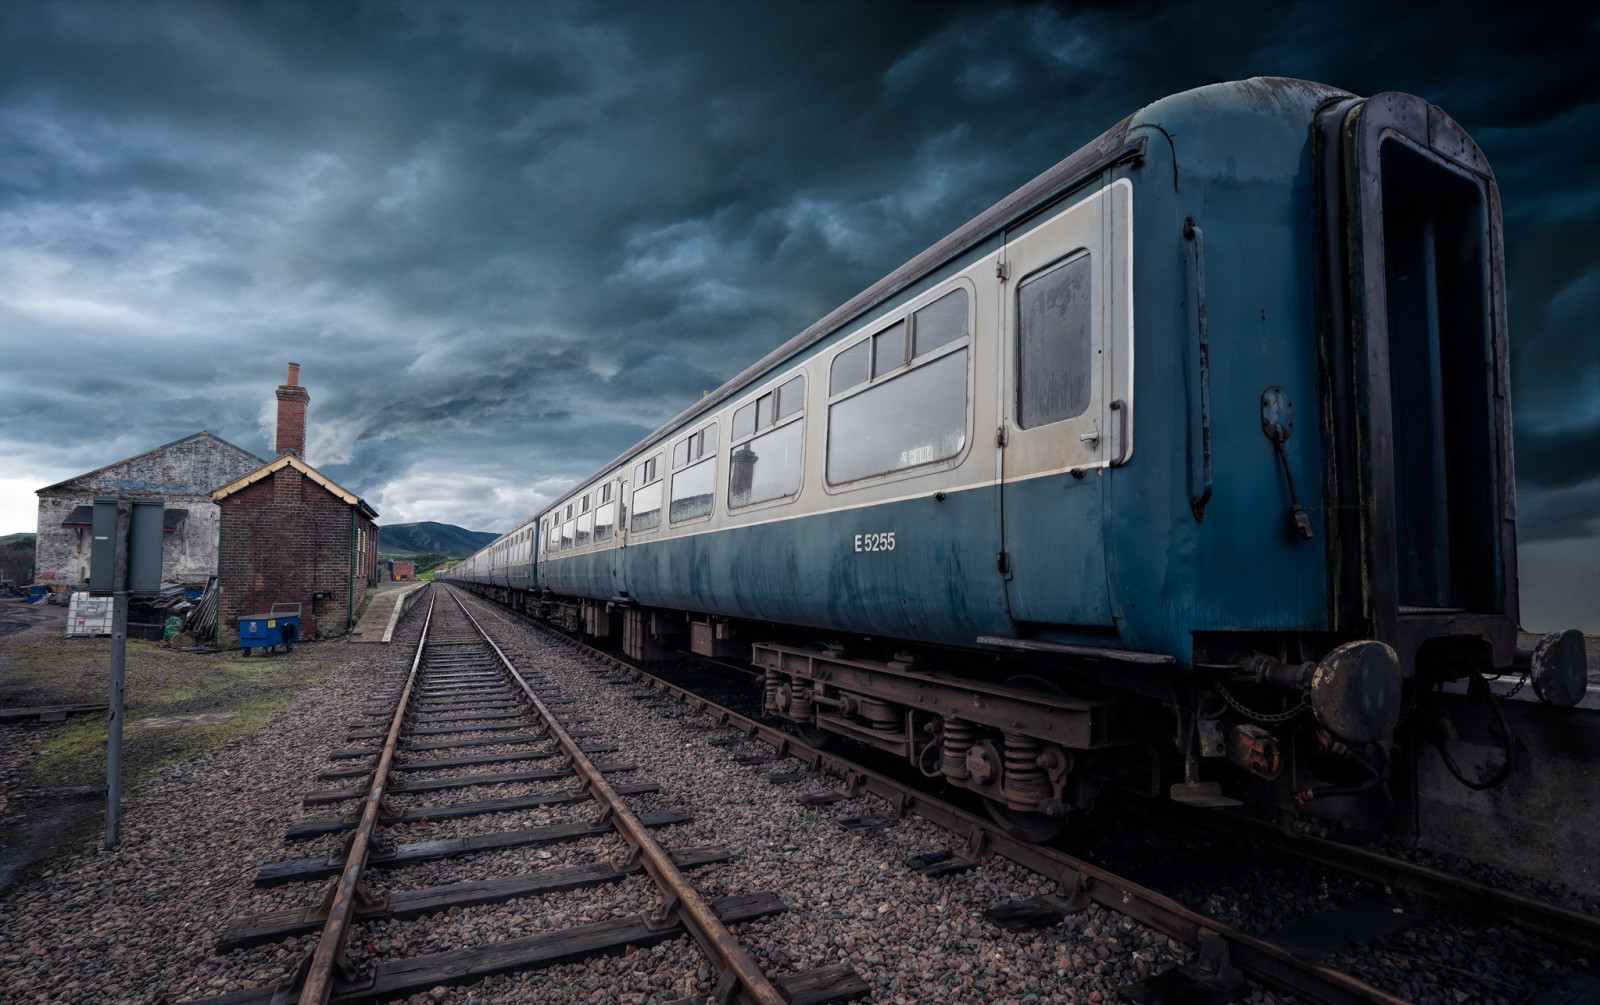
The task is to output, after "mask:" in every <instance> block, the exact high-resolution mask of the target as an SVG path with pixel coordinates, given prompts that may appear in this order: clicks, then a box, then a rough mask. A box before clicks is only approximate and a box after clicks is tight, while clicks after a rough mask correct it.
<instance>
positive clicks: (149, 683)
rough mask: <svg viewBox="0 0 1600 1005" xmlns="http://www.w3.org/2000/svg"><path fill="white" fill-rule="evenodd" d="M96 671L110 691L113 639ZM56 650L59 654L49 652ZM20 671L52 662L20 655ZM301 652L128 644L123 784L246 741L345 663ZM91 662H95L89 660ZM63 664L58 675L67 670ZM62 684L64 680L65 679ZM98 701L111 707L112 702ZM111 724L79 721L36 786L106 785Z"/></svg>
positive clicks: (52, 745) (49, 751)
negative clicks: (150, 724) (149, 721)
mask: <svg viewBox="0 0 1600 1005" xmlns="http://www.w3.org/2000/svg"><path fill="white" fill-rule="evenodd" d="M74 641H77V642H89V641H91V640H74ZM93 641H97V642H101V641H103V642H105V644H104V645H103V646H97V647H95V648H96V649H99V650H103V652H100V653H99V654H98V655H99V656H100V657H101V659H100V661H99V662H100V665H99V666H98V667H97V668H95V670H94V671H92V672H94V673H95V675H96V676H98V677H99V678H100V683H101V685H102V689H103V687H104V684H105V681H106V680H107V674H108V672H109V671H108V664H109V656H110V644H109V641H108V640H93ZM41 648H54V647H41ZM19 655H23V656H24V658H23V659H21V660H19V661H18V662H17V664H14V666H13V669H14V670H17V671H20V674H19V675H20V676H29V677H31V676H33V675H35V674H37V673H39V672H40V666H41V665H42V664H43V663H45V662H47V661H44V660H39V659H36V658H32V657H31V655H30V654H19ZM314 657H315V658H313V654H312V653H311V652H308V651H307V647H305V646H301V647H300V648H298V649H297V650H296V651H295V652H293V653H279V654H275V655H272V656H267V657H260V656H253V657H245V656H242V655H239V654H237V653H218V654H207V655H193V654H185V655H180V654H174V653H171V652H168V651H166V650H163V649H161V648H160V647H159V646H157V645H156V644H155V643H153V642H139V641H130V642H129V643H128V655H127V672H126V685H125V688H124V700H125V702H126V710H125V723H126V725H125V728H124V730H123V740H122V758H123V783H124V785H127V784H129V783H132V782H137V781H139V780H141V779H144V778H148V777H150V776H151V775H152V774H154V773H155V772H157V771H159V770H160V769H162V768H163V767H166V766H167V765H169V764H173V763H176V762H178V761H183V760H187V759H189V758H191V757H194V756H196V755H199V754H203V753H205V752H207V751H211V750H215V749H216V748H218V747H221V746H222V745H224V744H226V743H228V742H230V741H232V740H236V739H239V738H241V737H245V736H249V735H250V734H251V733H254V732H256V731H257V730H259V729H260V728H261V727H263V726H265V725H266V723H267V720H268V719H269V718H270V717H271V716H272V714H273V713H274V712H276V711H278V710H279V709H282V708H285V707H287V706H288V705H289V704H290V703H291V702H293V701H294V699H295V697H296V696H297V695H298V694H299V693H300V692H301V690H303V689H304V688H305V687H306V686H307V685H310V684H313V683H315V682H317V681H319V680H321V679H322V678H323V677H325V676H327V674H328V673H329V672H330V671H332V670H333V669H334V668H335V667H336V666H338V665H339V663H341V662H343V660H329V659H328V658H327V657H326V655H324V654H323V653H316V654H314ZM86 662H87V661H86ZM61 669H62V668H61V666H60V664H59V663H56V672H57V673H58V674H59V672H60V670H61ZM57 679H58V680H59V679H60V678H59V677H58V678H57ZM91 700H96V701H103V700H105V699H104V696H103V695H102V696H100V697H96V698H93V699H91ZM201 712H234V713H236V714H235V716H234V717H233V718H232V719H230V720H229V721H228V722H226V723H222V724H220V725H214V726H183V727H179V728H173V729H132V728H128V727H131V725H132V724H133V723H136V722H138V721H139V720H141V719H145V718H149V717H152V716H168V715H194V714H197V713H201ZM106 736H107V731H106V722H105V720H104V719H102V718H84V719H75V720H73V721H70V722H68V723H67V724H66V725H65V726H63V727H62V728H61V729H60V730H59V731H57V732H56V733H55V735H53V736H51V737H50V738H49V739H47V740H45V741H43V742H42V743H41V744H40V746H39V748H38V756H37V758H36V759H35V760H34V762H33V765H32V771H33V775H34V782H35V784H38V785H41V786H58V785H99V784H104V783H105V749H106Z"/></svg>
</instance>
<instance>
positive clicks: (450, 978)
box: [330, 893, 785, 1005]
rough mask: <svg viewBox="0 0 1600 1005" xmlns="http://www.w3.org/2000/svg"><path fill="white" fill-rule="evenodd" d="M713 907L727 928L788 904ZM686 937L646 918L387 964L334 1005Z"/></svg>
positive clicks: (764, 896)
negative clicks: (652, 926)
mask: <svg viewBox="0 0 1600 1005" xmlns="http://www.w3.org/2000/svg"><path fill="white" fill-rule="evenodd" d="M711 907H712V910H714V911H716V912H717V916H718V917H719V918H721V919H722V921H723V923H724V924H734V923H737V922H740V921H750V920H753V919H756V918H765V917H768V916H770V915H773V914H778V913H780V912H782V911H783V910H784V909H785V908H784V904H783V901H782V900H780V899H779V898H778V895H777V894H773V893H755V894H743V895H740V896H734V897H722V898H719V899H717V900H713V901H712V902H711ZM681 935H683V927H682V926H681V925H676V924H674V925H670V926H667V927H664V928H661V929H659V930H655V931H652V930H651V928H650V927H649V925H648V924H647V921H646V918H645V917H644V916H643V915H634V916H632V917H628V918H612V919H609V920H606V921H599V922H595V923H593V924H589V925H578V926H576V927H574V928H566V929H561V930H558V931H554V932H541V933H539V934H537V935H528V936H523V937H522V938H519V939H506V940H504V941H502V942H491V943H487V944H485V945H481V946H473V947H471V948H468V949H457V950H452V951H450V952H444V953H430V954H427V955H425V956H416V957H413V958H411V959H408V960H397V961H395V962H393V963H381V964H379V965H378V966H377V967H376V968H375V969H374V972H373V975H372V981H371V983H370V984H367V985H366V986H364V987H361V988H360V989H358V990H354V989H353V990H349V991H344V992H342V993H341V989H339V988H338V987H337V986H336V987H335V989H334V994H333V997H332V998H331V999H330V1000H331V1001H332V1002H337V1003H338V1005H355V1003H357V1002H370V1001H387V1000H390V999H394V998H402V997H405V996H407V995H411V994H416V993H418V992H421V991H427V990H429V989H431V988H434V987H438V986H439V985H446V986H450V985H457V984H471V983H473V982H475V981H479V980H482V979H483V978H485V977H489V976H492V975H494V974H503V973H512V972H515V971H519V970H532V969H535V968H538V967H547V966H551V965H553V964H556V963H561V962H565V961H568V960H578V959H586V958H588V957H591V956H598V955H602V954H610V953H616V952H621V951H622V950H624V949H625V948H626V947H628V946H629V945H633V946H650V945H654V944H656V943H658V942H663V941H666V940H667V939H674V938H678V937H679V936H681Z"/></svg>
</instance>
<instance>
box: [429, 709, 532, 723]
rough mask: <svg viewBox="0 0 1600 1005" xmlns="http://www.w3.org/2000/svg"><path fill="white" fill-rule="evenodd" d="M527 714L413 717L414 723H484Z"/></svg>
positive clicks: (511, 712)
mask: <svg viewBox="0 0 1600 1005" xmlns="http://www.w3.org/2000/svg"><path fill="white" fill-rule="evenodd" d="M526 714H527V713H526V712H519V711H516V710H512V711H510V712H506V711H499V712H468V711H460V712H429V713H427V714H425V715H415V716H412V717H411V721H412V722H482V721H485V720H488V719H517V718H521V717H522V716H524V715H526Z"/></svg>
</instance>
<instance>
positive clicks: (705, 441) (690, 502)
mask: <svg viewBox="0 0 1600 1005" xmlns="http://www.w3.org/2000/svg"><path fill="white" fill-rule="evenodd" d="M672 468H673V474H672V522H673V523H678V522H680V521H683V520H693V519H694V518H696V517H702V516H706V515H707V514H709V513H710V512H711V507H712V505H713V504H714V503H715V501H716V492H717V427H716V425H715V424H712V425H709V426H707V427H706V428H704V429H702V430H700V431H699V432H698V433H695V434H694V435H693V436H690V437H688V438H686V439H683V440H680V441H679V442H678V445H677V446H675V447H673V448H672Z"/></svg>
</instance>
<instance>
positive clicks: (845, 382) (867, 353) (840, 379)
mask: <svg viewBox="0 0 1600 1005" xmlns="http://www.w3.org/2000/svg"><path fill="white" fill-rule="evenodd" d="M871 356H872V345H871V343H869V342H857V343H856V344H855V345H853V346H851V347H850V348H848V349H846V350H845V351H844V352H842V353H840V354H839V355H837V356H835V357H833V368H832V369H831V370H830V371H829V375H828V393H829V394H838V393H839V392H840V391H848V390H850V388H852V387H855V386H856V385H857V384H864V383H866V382H867V362H868V360H869V359H870V358H871ZM735 435H737V434H735Z"/></svg>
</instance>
